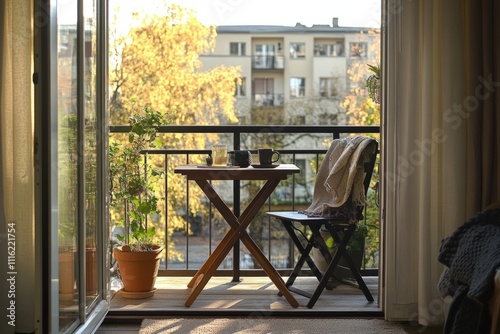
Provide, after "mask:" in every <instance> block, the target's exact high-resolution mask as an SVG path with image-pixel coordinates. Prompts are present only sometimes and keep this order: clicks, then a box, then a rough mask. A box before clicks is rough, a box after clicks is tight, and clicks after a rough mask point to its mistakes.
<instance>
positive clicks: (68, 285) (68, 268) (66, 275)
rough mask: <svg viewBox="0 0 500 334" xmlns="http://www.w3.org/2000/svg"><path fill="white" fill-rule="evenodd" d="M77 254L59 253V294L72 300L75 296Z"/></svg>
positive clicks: (71, 252) (69, 252) (72, 252)
mask: <svg viewBox="0 0 500 334" xmlns="http://www.w3.org/2000/svg"><path fill="white" fill-rule="evenodd" d="M75 284H76V282H75V252H74V251H67V252H60V253H59V294H60V295H62V296H66V297H68V298H69V299H72V298H73V296H74V294H75V288H76V286H75Z"/></svg>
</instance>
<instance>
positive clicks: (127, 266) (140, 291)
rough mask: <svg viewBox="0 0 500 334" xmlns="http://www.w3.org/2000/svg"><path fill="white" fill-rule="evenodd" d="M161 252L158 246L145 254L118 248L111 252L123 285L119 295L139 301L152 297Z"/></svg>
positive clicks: (161, 248)
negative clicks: (116, 262)
mask: <svg viewBox="0 0 500 334" xmlns="http://www.w3.org/2000/svg"><path fill="white" fill-rule="evenodd" d="M162 250H163V247H159V246H158V248H157V249H155V250H152V251H145V252H132V251H122V250H121V249H120V248H119V247H118V248H115V249H114V250H113V254H114V256H115V258H116V260H117V261H118V269H119V271H120V276H121V279H122V283H123V289H121V290H120V293H121V295H122V296H123V297H124V298H130V299H140V298H149V297H151V296H153V295H154V293H155V290H156V289H155V287H154V286H155V281H156V276H157V274H158V268H159V267H160V259H161V251H162Z"/></svg>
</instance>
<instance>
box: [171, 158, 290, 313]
mask: <svg viewBox="0 0 500 334" xmlns="http://www.w3.org/2000/svg"><path fill="white" fill-rule="evenodd" d="M174 172H175V173H180V174H182V175H185V176H186V177H187V179H188V180H193V181H195V182H196V183H197V184H198V186H199V187H200V188H201V189H202V190H203V192H204V193H205V194H206V195H207V197H208V198H209V200H210V201H211V202H212V204H213V205H214V206H215V208H216V209H217V210H218V211H219V212H220V214H221V215H222V217H224V219H225V220H226V222H227V223H228V224H229V226H230V227H231V229H230V230H229V231H228V232H227V234H226V235H225V236H224V238H223V239H222V240H221V242H220V243H219V245H218V246H217V247H216V249H215V250H214V252H213V253H212V254H211V255H210V256H209V257H208V259H207V260H206V261H205V263H204V264H203V265H202V267H201V268H200V270H198V272H197V273H196V274H195V275H194V277H193V278H192V279H191V281H190V282H189V284H188V287H189V288H191V293H190V294H189V296H188V298H187V299H186V302H185V306H187V307H189V306H191V305H192V304H193V302H194V301H195V300H196V298H197V297H198V295H199V294H200V292H201V291H202V290H203V288H204V287H205V285H206V284H207V283H208V281H209V280H210V278H211V277H212V276H213V274H214V273H215V271H216V270H217V268H218V267H219V265H220V264H221V263H222V261H223V260H224V258H225V257H226V256H227V254H228V253H229V252H230V250H231V249H232V248H233V246H234V245H235V244H236V243H237V242H238V240H241V241H242V242H243V244H244V245H245V246H246V247H247V249H248V250H249V252H250V253H251V254H252V255H253V256H254V257H255V259H256V261H257V262H258V263H259V264H260V266H261V267H262V269H263V270H264V271H265V272H266V274H267V275H268V276H269V278H270V279H271V281H272V282H273V283H274V285H275V286H276V287H277V288H278V290H279V291H280V292H281V293H282V294H283V296H284V297H285V298H286V300H287V301H288V303H290V305H291V306H292V307H298V306H299V303H298V302H297V300H296V299H295V298H294V297H293V295H292V294H291V293H290V291H289V290H288V289H287V288H286V287H285V282H284V281H283V279H282V278H281V276H280V274H279V273H278V272H277V271H276V269H275V268H274V267H273V265H272V264H271V263H270V262H269V260H268V259H267V258H266V256H265V255H264V254H263V253H262V251H261V250H260V248H259V247H258V246H257V245H256V243H255V242H254V241H253V239H252V238H251V237H250V236H249V235H248V233H247V232H246V229H247V227H248V226H249V225H250V223H251V222H252V220H253V218H254V217H255V215H256V214H257V213H258V212H259V210H260V209H261V207H262V206H263V205H264V203H265V202H266V201H267V199H268V198H269V196H270V195H271V193H272V192H273V190H274V189H275V188H276V186H277V185H278V184H279V182H280V181H281V180H284V179H286V178H287V177H288V176H289V175H291V174H294V173H300V169H299V168H298V167H297V166H295V165H293V164H281V165H279V166H277V167H269V168H255V167H252V166H249V167H246V168H239V167H216V166H214V167H212V166H211V167H206V166H197V165H180V166H177V167H176V168H175V170H174ZM211 180H264V181H266V182H265V184H264V185H263V187H262V188H261V189H260V191H259V192H258V193H257V194H256V196H255V197H254V198H253V199H252V201H251V202H250V204H249V205H248V206H247V207H246V208H245V210H244V211H243V213H242V214H241V215H240V216H239V217H236V216H235V215H234V213H233V212H232V211H231V209H230V208H229V207H228V206H227V205H226V203H225V202H224V201H223V200H222V199H221V197H220V196H219V195H218V194H217V192H216V191H215V189H214V188H213V187H212V185H211V184H210V182H209V181H211Z"/></svg>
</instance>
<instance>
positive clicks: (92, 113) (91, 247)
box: [83, 0, 98, 313]
mask: <svg viewBox="0 0 500 334" xmlns="http://www.w3.org/2000/svg"><path fill="white" fill-rule="evenodd" d="M83 6H84V15H85V37H84V45H85V53H84V64H83V67H84V88H83V89H84V94H85V104H84V107H85V111H84V112H85V156H84V158H85V287H86V288H85V290H86V291H85V292H86V300H85V303H86V305H87V313H88V312H90V310H91V308H90V307H89V306H91V305H92V303H93V302H94V301H95V300H96V298H97V294H98V286H97V282H98V274H97V221H98V220H97V192H96V191H97V138H96V136H97V112H96V0H85V1H84V3H83Z"/></svg>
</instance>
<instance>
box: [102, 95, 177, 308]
mask: <svg viewBox="0 0 500 334" xmlns="http://www.w3.org/2000/svg"><path fill="white" fill-rule="evenodd" d="M132 106H134V102H133V101H132ZM133 110H134V112H133V115H132V117H130V118H129V124H130V132H129V133H128V140H127V141H126V142H125V143H118V142H115V143H112V144H110V148H109V160H110V180H111V182H110V185H111V206H112V208H113V209H114V210H115V212H121V213H123V214H122V216H123V219H120V220H119V221H117V222H116V225H117V226H118V227H119V229H120V231H121V232H122V234H117V235H116V237H117V239H118V240H119V245H118V246H117V247H115V248H114V249H113V254H114V256H115V259H116V260H117V262H118V270H119V274H120V277H121V280H122V283H123V288H122V290H121V291H120V292H121V295H122V296H123V297H125V298H134V299H136V298H147V297H151V296H152V295H153V294H154V292H155V289H154V284H155V281H156V276H157V273H158V268H159V264H160V259H161V254H160V253H161V251H162V250H163V247H162V246H161V245H160V244H159V243H157V242H155V236H156V229H155V227H154V226H153V224H152V221H151V216H152V215H157V214H159V210H158V197H156V196H155V195H154V185H155V184H157V182H158V180H159V178H161V177H162V175H163V171H161V170H158V169H156V168H154V167H153V166H152V165H151V164H148V163H147V159H146V157H145V154H143V151H144V150H147V149H150V148H152V147H160V146H161V143H160V141H159V139H158V138H157V136H156V135H157V131H158V128H159V127H160V126H162V125H167V124H169V120H166V119H165V117H164V116H165V115H163V114H162V113H160V112H159V111H156V110H154V109H152V108H150V107H148V106H144V107H143V108H142V110H141V111H138V112H137V111H135V109H134V108H133ZM166 116H168V117H170V116H169V114H167V115H166ZM148 219H149V221H148Z"/></svg>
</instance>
